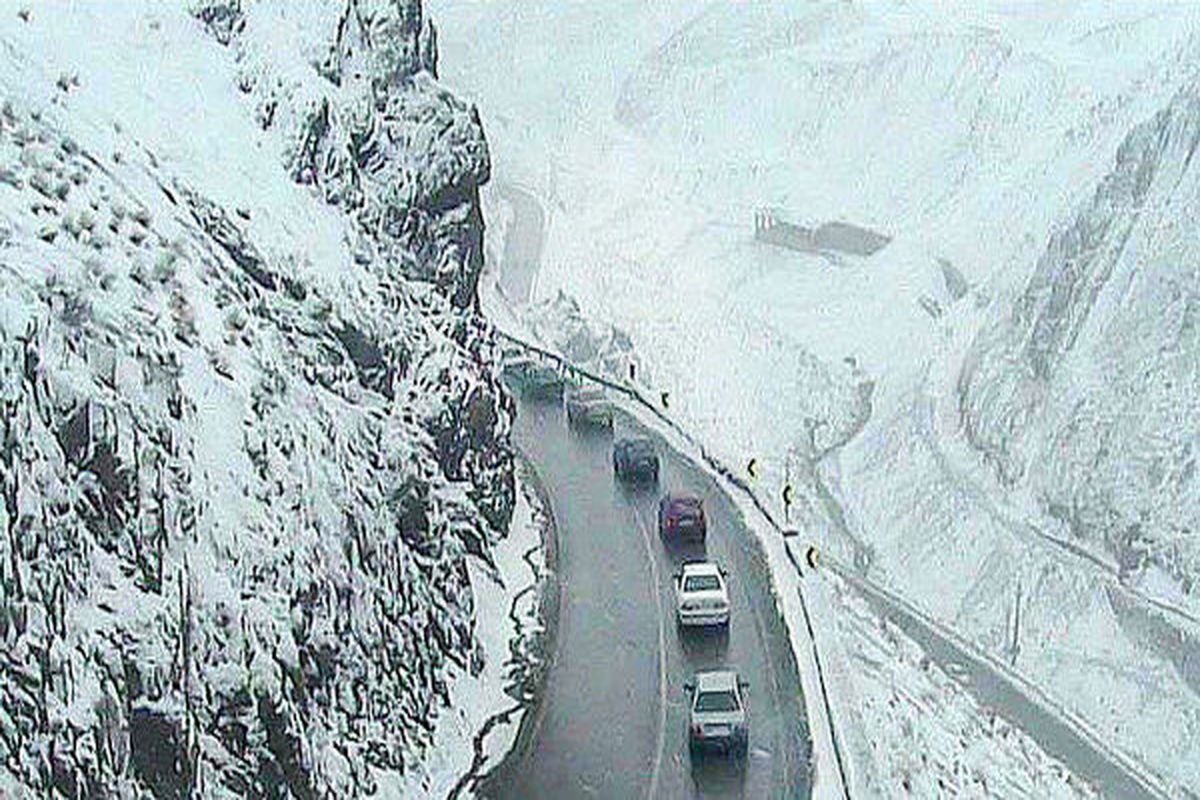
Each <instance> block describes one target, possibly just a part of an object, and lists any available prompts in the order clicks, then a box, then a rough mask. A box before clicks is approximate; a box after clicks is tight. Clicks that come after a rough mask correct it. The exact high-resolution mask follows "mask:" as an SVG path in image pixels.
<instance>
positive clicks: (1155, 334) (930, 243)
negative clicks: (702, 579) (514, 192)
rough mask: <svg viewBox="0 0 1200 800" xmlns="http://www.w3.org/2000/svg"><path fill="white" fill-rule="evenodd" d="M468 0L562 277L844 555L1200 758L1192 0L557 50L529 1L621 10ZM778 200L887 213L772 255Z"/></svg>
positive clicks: (1144, 742) (448, 17) (744, 25)
mask: <svg viewBox="0 0 1200 800" xmlns="http://www.w3.org/2000/svg"><path fill="white" fill-rule="evenodd" d="M468 5H469V10H468V11H462V12H459V11H457V9H458V6H457V5H456V4H454V3H452V2H449V0H447V2H444V3H439V4H438V8H439V13H440V15H441V18H442V19H443V22H444V31H443V35H442V44H443V49H444V50H445V51H446V52H452V53H454V54H455V55H454V58H453V59H452V63H453V65H454V66H451V67H448V69H450V70H452V71H453V76H454V81H455V83H456V84H457V85H461V86H464V87H466V88H467V90H468V91H471V92H474V93H475V94H476V96H477V97H478V99H479V102H480V104H481V107H482V110H483V113H484V114H485V115H487V116H488V117H489V118H491V119H496V120H497V121H498V124H497V125H496V127H495V129H494V130H493V131H492V134H493V136H492V139H493V142H492V143H493V146H494V150H495V152H496V153H497V163H498V164H504V165H505V177H506V180H508V181H510V182H513V183H520V184H521V185H522V186H523V187H524V188H525V189H526V190H528V191H533V192H536V193H537V194H539V195H540V196H541V197H542V198H543V199H544V203H545V206H546V212H547V224H548V232H547V238H546V245H545V256H544V258H543V262H544V264H545V267H544V269H543V272H542V274H540V275H539V276H538V278H537V280H536V282H535V285H534V290H535V291H534V294H535V298H534V299H535V300H537V301H543V302H547V301H548V302H551V303H555V302H558V301H556V297H557V293H558V292H559V291H560V290H562V291H565V292H566V293H568V294H570V295H573V296H574V298H575V299H576V300H577V301H578V306H579V308H581V309H582V310H583V312H584V314H585V315H589V316H591V317H592V318H593V320H594V321H595V322H598V323H601V324H600V325H597V326H594V328H595V329H596V330H607V326H609V325H615V326H616V327H617V328H619V329H621V330H623V331H625V332H627V334H628V338H629V341H630V342H631V344H632V348H633V352H634V355H633V356H631V358H632V359H634V360H636V361H637V362H638V363H639V364H640V367H639V370H638V373H639V376H640V380H642V381H644V382H645V384H646V388H647V390H648V391H649V392H650V393H651V395H652V396H658V393H659V392H660V391H668V392H669V393H670V408H671V413H673V414H675V415H677V416H678V417H680V418H681V419H682V420H684V421H685V422H686V423H687V424H689V425H690V426H692V429H693V430H695V431H697V433H698V434H699V435H700V437H701V438H702V439H703V440H705V441H706V443H707V444H708V445H709V446H710V448H711V450H712V451H713V452H714V453H715V454H717V455H718V456H720V457H721V458H722V459H723V460H724V461H725V462H726V463H727V464H730V465H744V464H746V463H747V461H748V460H749V459H750V458H755V459H756V461H757V464H758V467H759V468H758V477H757V478H756V479H755V485H756V487H757V489H758V490H759V491H760V493H761V495H762V496H763V497H766V498H771V499H772V500H773V501H775V502H776V503H778V498H779V497H780V490H781V488H782V486H783V484H784V482H785V481H786V480H787V479H788V477H790V478H791V480H792V481H793V482H794V483H796V484H797V485H798V489H799V490H800V491H798V492H797V494H798V498H797V501H796V503H795V505H794V506H793V507H792V508H791V520H792V522H793V524H796V525H799V526H801V527H804V528H805V529H806V530H807V532H809V533H810V534H811V535H813V536H815V537H817V538H818V539H819V540H820V541H821V542H822V546H823V547H824V548H825V549H826V550H827V551H828V552H829V553H831V554H833V555H835V556H838V557H840V558H842V559H843V560H844V561H845V562H847V563H855V564H858V565H860V566H863V567H865V568H866V569H867V570H868V574H869V575H870V576H871V578H872V579H873V580H876V581H878V582H880V583H885V584H887V585H888V586H890V587H891V588H892V589H893V590H895V591H897V592H899V593H901V594H903V595H904V596H906V597H907V598H909V599H910V600H912V601H913V602H915V603H916V604H918V605H920V606H921V607H922V608H923V609H925V610H926V611H927V612H929V613H930V614H932V615H933V616H935V617H937V618H938V619H940V620H943V621H944V622H946V623H948V624H950V625H952V626H953V627H954V628H955V629H956V630H958V631H959V632H961V633H962V634H963V635H965V636H967V637H968V638H970V639H972V640H973V641H974V642H975V643H976V644H977V645H979V646H981V647H983V648H986V649H987V650H988V651H989V652H991V653H992V654H994V655H995V656H997V657H998V658H1000V659H1003V660H1004V661H1006V662H1008V663H1010V664H1012V665H1013V666H1014V668H1015V669H1017V670H1019V671H1021V672H1023V673H1024V674H1025V676H1027V677H1028V678H1030V679H1031V680H1032V681H1033V682H1035V683H1036V684H1038V685H1040V686H1042V687H1044V688H1045V689H1046V691H1047V692H1048V694H1049V695H1050V696H1051V698H1053V700H1054V701H1055V702H1057V703H1060V704H1061V705H1062V706H1063V707H1064V708H1066V709H1068V710H1070V711H1073V712H1074V713H1076V714H1078V715H1079V717H1080V718H1081V719H1083V720H1084V721H1085V722H1086V723H1087V724H1088V725H1090V726H1091V727H1092V729H1093V730H1094V731H1096V732H1097V733H1098V734H1099V736H1100V737H1102V738H1103V739H1104V740H1105V741H1106V742H1107V743H1109V744H1111V745H1112V746H1113V747H1114V748H1115V749H1116V750H1118V751H1121V752H1123V753H1125V754H1128V755H1130V756H1132V757H1134V758H1136V759H1137V760H1139V761H1140V762H1142V763H1144V764H1146V765H1148V766H1149V767H1150V768H1151V769H1152V770H1153V771H1155V772H1156V773H1157V774H1159V775H1160V776H1163V777H1165V778H1166V779H1167V781H1168V782H1169V783H1171V784H1173V785H1174V786H1175V787H1177V788H1178V787H1187V786H1196V785H1198V784H1200V773H1197V772H1196V771H1195V770H1196V767H1195V765H1196V764H1200V757H1198V756H1197V754H1198V752H1200V750H1198V748H1200V739H1198V738H1197V736H1196V734H1195V731H1196V730H1197V727H1198V725H1200V722H1198V720H1200V698H1198V697H1197V690H1196V686H1197V678H1196V671H1195V669H1196V667H1195V665H1196V664H1197V663H1200V656H1197V655H1194V653H1195V652H1196V648H1197V645H1196V642H1197V641H1200V637H1198V636H1197V629H1196V627H1195V625H1194V624H1193V623H1192V622H1191V621H1189V619H1188V616H1186V615H1189V614H1190V615H1191V616H1192V617H1196V618H1200V614H1197V612H1196V609H1195V607H1194V604H1195V599H1194V597H1195V579H1194V576H1193V575H1192V574H1191V572H1190V570H1192V569H1193V568H1194V566H1189V565H1194V562H1195V558H1196V556H1195V546H1194V545H1195V536H1194V531H1195V529H1196V520H1195V513H1196V509H1195V507H1194V506H1195V502H1194V500H1195V495H1196V492H1195V487H1194V484H1193V482H1192V481H1193V468H1192V467H1190V466H1189V464H1190V463H1191V460H1192V458H1193V455H1192V450H1193V444H1194V442H1193V439H1194V436H1193V435H1192V432H1191V431H1190V430H1189V428H1190V427H1191V426H1190V425H1189V423H1188V421H1187V420H1188V419H1189V413H1190V412H1191V411H1192V409H1193V407H1194V397H1193V396H1194V395H1195V390H1196V378H1195V366H1194V353H1195V343H1194V342H1192V341H1191V340H1190V339H1189V338H1188V337H1189V336H1190V333H1189V332H1190V330H1191V328H1190V323H1189V322H1188V320H1189V313H1190V311H1189V309H1190V305H1189V300H1188V298H1189V297H1190V295H1191V294H1193V293H1194V291H1195V288H1196V287H1195V281H1196V278H1195V273H1194V271H1193V270H1192V268H1191V266H1190V263H1191V261H1192V260H1194V255H1195V243H1194V242H1193V241H1192V238H1193V236H1194V233H1193V231H1192V228H1193V227H1194V226H1193V224H1192V221H1193V220H1194V219H1195V203H1194V195H1195V186H1194V178H1193V177H1192V169H1193V167H1192V163H1191V157H1190V156H1189V153H1190V152H1191V150H1192V141H1193V134H1192V127H1193V126H1194V122H1193V121H1192V114H1193V111H1192V110H1191V109H1192V107H1193V105H1194V101H1193V100H1192V99H1191V98H1192V94H1191V93H1190V92H1189V91H1188V87H1192V86H1194V84H1195V79H1196V76H1197V74H1198V71H1200V70H1198V68H1200V37H1198V36H1197V34H1198V33H1200V17H1198V16H1197V7H1196V6H1195V5H1193V4H1163V3H1154V2H1129V3H1120V4H1116V3H1103V2H1071V3H1068V2H1061V3H1057V2H1056V3H1039V4H1036V5H1029V4H1014V3H1005V2H991V1H990V0H980V2H973V3H955V4H946V3H936V2H904V3H901V2H893V1H892V0H868V1H864V2H852V3H845V2H828V3H821V2H818V3H803V4H799V3H787V2H763V3H736V4H735V3H684V2H680V3H676V4H670V7H669V8H667V7H665V5H657V6H656V8H655V10H654V11H653V12H652V13H646V14H642V15H639V14H638V13H637V11H636V10H635V9H630V8H621V9H618V10H614V12H613V13H612V14H611V15H610V16H609V17H608V18H606V19H605V20H604V21H605V22H606V23H607V24H605V25H604V27H603V30H604V31H605V32H606V36H605V37H603V45H602V46H601V45H600V44H589V43H587V41H586V40H585V41H584V42H583V43H582V44H580V42H579V37H575V38H573V39H570V40H569V41H566V42H563V44H562V45H561V48H560V49H558V50H555V49H554V48H553V46H552V45H548V44H546V43H544V42H543V43H538V44H534V43H533V42H528V43H526V42H525V41H524V40H523V39H522V38H521V37H522V28H521V26H519V25H516V24H515V23H514V20H516V19H529V18H537V17H538V15H539V14H541V15H544V16H546V17H550V18H553V19H554V23H553V24H554V27H555V29H557V30H563V31H575V30H578V29H583V28H586V27H587V26H588V25H593V26H594V25H595V24H596V20H595V19H594V17H593V16H592V15H593V13H594V12H593V11H589V12H587V13H583V12H575V11H573V10H571V9H563V10H561V11H559V12H557V13H556V12H554V11H552V10H551V8H550V4H548V3H547V4H538V3H519V4H517V3H493V4H486V5H485V6H483V5H482V4H480V5H471V4H468ZM481 6H482V7H481ZM558 7H559V6H557V5H556V6H555V8H558ZM458 26H461V28H459V27H458ZM499 30H503V31H505V32H506V36H505V37H503V39H501V37H498V36H496V35H495V32H496V31H499ZM526 35H528V36H531V37H532V36H533V34H532V33H527V34H526ZM500 41H504V42H505V45H506V46H508V47H510V48H511V52H512V53H513V54H514V56H513V57H511V58H508V59H507V60H503V61H502V63H503V64H504V65H505V68H504V69H497V68H496V67H495V64H496V63H497V61H500V60H501V59H505V52H506V51H504V50H502V49H501V48H500V46H499V42H500ZM526 45H528V46H526ZM580 47H582V50H581V51H580V50H579V48H580ZM601 49H603V57H599V56H598V57H596V58H595V59H594V60H593V61H592V62H591V65H590V66H588V67H585V66H581V65H580V64H579V63H577V62H578V61H579V60H581V59H582V58H586V57H588V54H591V53H593V52H595V51H597V50H601ZM577 52H582V53H583V54H584V56H577V55H576V53H577ZM483 53H486V54H488V55H489V56H490V60H488V61H486V62H484V61H483V60H481V59H477V58H475V57H474V56H475V55H476V54H483ZM530 53H535V54H537V56H538V57H537V58H529V54H530ZM482 63H487V64H488V68H487V70H484V69H483V68H481V66H480V65H481V64H482ZM546 64H555V65H557V64H562V65H563V68H562V69H546V68H545V65H546ZM514 75H516V76H518V78H517V79H514V78H513V76H514ZM580 81H582V82H583V83H585V84H586V85H585V86H583V87H577V86H576V85H575V84H576V83H578V82H580ZM514 85H515V86H516V87H518V88H516V89H515V90H513V91H509V90H508V87H509V86H514ZM585 101H586V102H585ZM564 103H576V105H585V106H586V107H587V108H588V109H590V112H587V113H585V119H583V120H582V121H578V120H573V119H568V120H567V121H564V119H563V117H564V116H569V115H565V114H564V113H562V111H561V109H562V108H563V104H564ZM538 148H540V150H538ZM534 151H537V152H539V153H540V154H541V157H540V159H539V158H535V157H534V156H532V155H531V153H533V152H534ZM510 153H511V154H512V155H510ZM485 202H495V203H496V204H497V205H499V204H501V200H499V199H489V198H485ZM763 207H773V208H774V209H776V213H777V215H778V216H780V217H782V218H784V219H791V220H793V221H796V222H801V223H820V222H822V221H825V220H836V219H843V220H847V221H850V222H854V223H858V224H862V225H866V226H869V227H871V228H873V229H876V230H879V231H881V232H883V233H885V234H887V235H889V236H891V237H892V240H891V242H890V243H889V244H888V245H887V246H886V247H884V248H883V249H882V250H880V251H879V252H878V253H876V254H874V255H872V256H870V257H868V258H858V257H851V256H835V257H832V258H829V257H820V256H818V255H813V254H798V253H795V252H791V251H787V250H782V249H778V248H773V247H769V246H767V245H764V244H762V243H759V242H756V241H754V239H753V224H754V222H753V214H754V212H755V211H756V210H757V209H760V208H763ZM569 305H570V304H569V302H567V303H566V304H565V305H564V308H565V307H568V306H569ZM568 311H569V308H568ZM554 316H555V314H554V313H549V314H547V313H543V314H542V318H543V319H549V318H551V317H554ZM558 316H563V314H559V315H558ZM566 316H567V317H570V316H571V314H570V313H566ZM563 343H564V344H565V343H566V338H565V337H564V339H563ZM864 397H865V401H866V410H867V411H868V412H869V415H870V419H869V421H868V422H867V423H866V424H865V425H863V426H861V428H859V427H858V420H860V419H861V412H862V411H863V399H864ZM847 434H853V438H851V439H850V441H849V443H848V444H847V445H846V446H845V447H844V448H841V449H840V450H839V451H836V452H831V451H830V448H831V447H832V446H833V445H836V444H839V443H840V442H842V440H844V439H845V437H846V435H847ZM814 462H819V464H817V466H816V467H814V466H813V465H814ZM816 477H819V478H820V483H821V484H822V485H823V486H824V487H825V488H827V489H828V494H827V496H825V497H822V494H821V492H820V491H818V490H816V487H817V482H816V481H815V480H814V479H815V478H816ZM804 487H809V488H810V489H813V491H810V492H805V491H803V488H804ZM831 501H832V502H833V503H836V504H837V505H836V506H833V505H831ZM779 511H781V512H782V508H779ZM1189 592H1190V593H1191V595H1190V596H1189ZM1162 603H1167V604H1168V605H1169V606H1173V607H1174V608H1166V607H1164V606H1162V605H1161V604H1162ZM1179 612H1182V613H1179ZM891 744H893V745H894V746H896V747H903V746H906V745H905V743H903V742H892V743H891ZM893 762H895V759H893Z"/></svg>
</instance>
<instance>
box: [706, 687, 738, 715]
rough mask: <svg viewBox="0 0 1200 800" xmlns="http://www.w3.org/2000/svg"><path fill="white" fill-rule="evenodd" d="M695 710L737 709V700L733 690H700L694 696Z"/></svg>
mask: <svg viewBox="0 0 1200 800" xmlns="http://www.w3.org/2000/svg"><path fill="white" fill-rule="evenodd" d="M696 710H697V711H737V710H738V702H737V698H736V697H734V695H733V692H730V691H722V692H701V693H700V695H699V696H698V697H697V698H696Z"/></svg>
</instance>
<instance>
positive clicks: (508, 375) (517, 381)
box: [500, 353, 537, 392]
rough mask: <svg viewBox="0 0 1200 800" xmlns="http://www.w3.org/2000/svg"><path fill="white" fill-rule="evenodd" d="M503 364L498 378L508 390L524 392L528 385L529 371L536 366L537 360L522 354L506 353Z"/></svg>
mask: <svg viewBox="0 0 1200 800" xmlns="http://www.w3.org/2000/svg"><path fill="white" fill-rule="evenodd" d="M503 364H504V366H503V367H502V369H501V371H500V380H502V381H504V383H505V384H506V385H507V386H508V388H509V390H510V391H513V392H524V391H525V389H526V387H527V386H528V385H529V373H530V372H532V371H533V370H534V369H535V368H536V367H537V362H536V361H534V360H533V359H532V358H529V357H528V356H526V355H522V354H519V353H518V354H506V355H505V358H504V362H503Z"/></svg>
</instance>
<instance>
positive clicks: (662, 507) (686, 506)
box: [658, 493, 708, 542]
mask: <svg viewBox="0 0 1200 800" xmlns="http://www.w3.org/2000/svg"><path fill="white" fill-rule="evenodd" d="M707 532H708V523H707V522H706V520H705V518H704V501H702V500H701V499H700V498H699V497H696V496H695V495H690V494H673V493H667V494H665V495H663V497H662V499H661V500H659V501H658V534H659V536H661V537H662V538H664V539H684V538H686V539H691V540H695V541H701V542H703V541H704V537H705V535H706V534H707Z"/></svg>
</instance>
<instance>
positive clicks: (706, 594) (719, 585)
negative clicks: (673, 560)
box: [675, 561, 729, 626]
mask: <svg viewBox="0 0 1200 800" xmlns="http://www.w3.org/2000/svg"><path fill="white" fill-rule="evenodd" d="M725 577H726V576H725V571H724V570H723V569H721V568H720V567H718V566H717V565H716V564H714V563H712V562H711V561H688V562H686V563H685V564H684V565H683V569H681V570H680V571H679V572H677V573H675V620H676V622H678V623H679V624H680V625H683V626H692V625H695V626H706V625H722V626H726V625H728V624H729V590H728V588H727V587H726V585H725Z"/></svg>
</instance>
